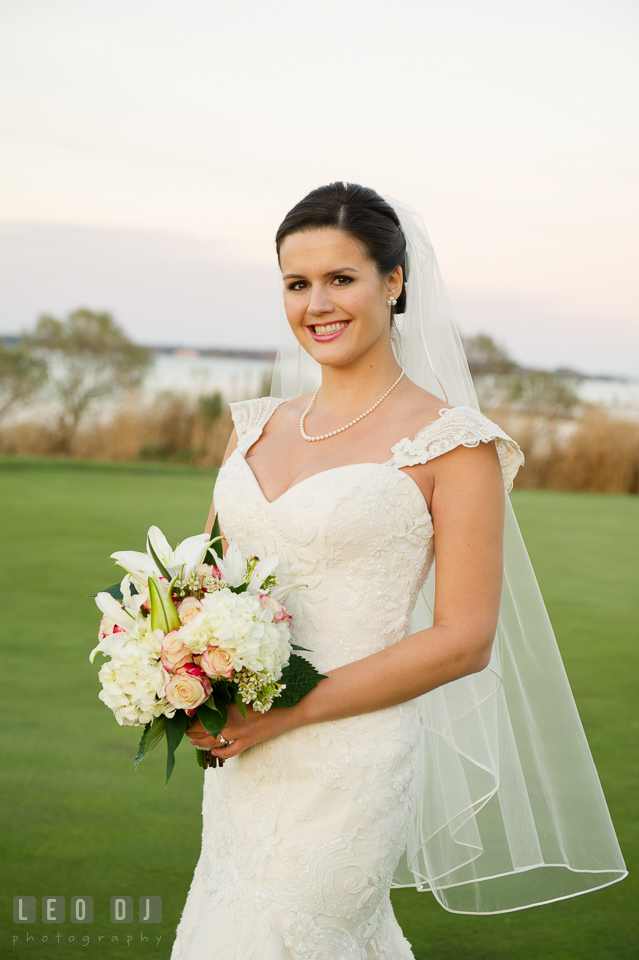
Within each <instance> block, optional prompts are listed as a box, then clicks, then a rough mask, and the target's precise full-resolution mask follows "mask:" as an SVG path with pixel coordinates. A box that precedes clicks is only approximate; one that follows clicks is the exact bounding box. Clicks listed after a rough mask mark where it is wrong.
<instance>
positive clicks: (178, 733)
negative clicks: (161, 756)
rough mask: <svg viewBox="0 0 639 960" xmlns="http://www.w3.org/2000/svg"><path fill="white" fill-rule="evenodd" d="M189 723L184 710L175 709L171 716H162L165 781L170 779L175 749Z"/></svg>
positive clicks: (189, 718)
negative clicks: (164, 744) (164, 733)
mask: <svg viewBox="0 0 639 960" xmlns="http://www.w3.org/2000/svg"><path fill="white" fill-rule="evenodd" d="M191 723H192V720H191V717H189V716H187V714H186V713H185V712H184V710H176V711H175V713H174V714H173V716H172V717H165V718H164V726H165V730H166V783H168V782H169V780H170V779H171V774H172V773H173V767H174V766H175V751H176V750H177V748H178V747H179V746H180V742H181V740H182V737H183V736H184V733H185V731H186V728H187V727H189V726H190V725H191Z"/></svg>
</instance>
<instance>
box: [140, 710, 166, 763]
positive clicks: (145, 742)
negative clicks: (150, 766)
mask: <svg viewBox="0 0 639 960" xmlns="http://www.w3.org/2000/svg"><path fill="white" fill-rule="evenodd" d="M163 736H164V717H156V718H155V720H153V722H152V723H147V725H146V727H145V728H144V733H143V734H142V736H141V738H140V746H139V747H138V755H137V757H136V758H135V760H134V761H133V765H134V766H135V769H136V770H137V768H138V767H139V765H140V764H141V763H142V761H143V760H144V758H145V757H146V756H147V754H149V753H151V750H153V749H154V748H155V747H157V745H158V743H159V742H160V740H161V739H162V737H163Z"/></svg>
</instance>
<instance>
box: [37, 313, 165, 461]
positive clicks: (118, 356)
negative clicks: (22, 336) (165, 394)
mask: <svg viewBox="0 0 639 960" xmlns="http://www.w3.org/2000/svg"><path fill="white" fill-rule="evenodd" d="M27 339H28V343H29V345H30V346H31V347H32V348H33V349H37V350H38V351H39V352H40V351H41V352H42V355H43V356H44V357H45V358H46V360H47V364H48V368H49V377H50V383H51V390H52V394H53V396H54V398H55V399H56V400H57V401H58V403H59V405H60V414H59V417H58V431H59V444H60V449H61V450H63V451H66V450H68V449H69V448H70V446H71V444H72V442H73V438H74V437H75V434H76V433H77V430H78V427H79V425H80V422H81V420H82V418H83V417H84V415H85V414H86V413H87V411H88V410H89V409H90V408H91V407H92V406H93V405H94V403H95V402H96V401H97V400H103V399H105V398H106V397H112V396H114V395H116V394H118V393H120V392H122V391H123V390H127V389H129V388H131V387H137V386H139V385H140V383H141V382H142V378H143V376H144V373H145V371H146V370H147V368H148V367H149V365H150V363H151V353H150V351H149V350H147V349H146V348H145V347H139V346H137V345H136V344H134V343H132V342H131V340H129V338H128V337H127V336H126V334H125V333H124V331H123V330H122V329H121V328H120V327H119V326H118V324H117V323H116V322H115V320H114V319H113V317H112V316H111V314H109V313H95V312H94V311H92V310H87V309H79V310H74V311H72V312H71V313H69V314H67V316H66V318H65V319H63V320H57V319H56V318H55V317H50V316H46V315H45V316H41V317H40V319H39V320H38V323H37V326H36V329H35V333H33V334H32V335H31V336H29V337H28V338H27Z"/></svg>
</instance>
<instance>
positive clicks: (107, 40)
mask: <svg viewBox="0 0 639 960" xmlns="http://www.w3.org/2000/svg"><path fill="white" fill-rule="evenodd" d="M638 27H639V5H638V4H637V3H636V0H534V2H518V0H394V2H393V3H390V2H389V3H381V2H379V0H358V2H352V0H339V2H336V0H321V2H309V0H269V2H268V3H265V2H264V0H233V2H229V0H227V2H225V3H223V2H221V0H180V2H177V0H173V2H169V0H109V3H95V2H94V3H91V2H87V0H29V2H28V3H25V2H24V0H0V84H1V88H2V96H1V97H0V162H1V167H2V169H1V171H0V268H1V269H2V278H1V281H0V332H4V333H16V332H19V331H20V330H21V329H24V328H26V327H28V326H30V325H31V324H33V322H34V320H35V318H36V316H37V315H38V314H39V313H40V312H44V311H47V312H53V313H56V314H61V313H63V312H66V311H67V310H69V309H72V308H74V307H76V306H78V305H85V306H90V307H94V308H96V309H98V308H99V309H109V310H111V311H112V312H113V313H114V315H115V316H116V318H117V319H118V320H119V321H120V322H121V323H122V324H123V326H124V327H125V328H126V330H127V331H128V332H129V333H130V334H131V336H133V337H134V338H135V339H137V340H138V341H141V342H146V343H177V344H190V345H195V346H256V347H269V346H275V345H276V343H277V317H278V311H279V307H278V302H277V301H278V292H277V291H278V283H277V275H276V265H275V258H274V253H273V235H274V233H275V230H276V228H277V226H278V224H279V222H280V220H281V219H282V217H283V216H284V214H285V213H286V211H287V210H288V209H289V208H290V207H291V206H292V205H293V204H294V203H295V202H296V201H297V200H298V199H300V198H301V197H302V196H303V195H304V194H305V193H306V192H308V190H310V189H312V188H313V187H315V186H317V185H319V184H321V183H326V182H329V181H331V180H336V179H339V180H350V181H354V182H362V183H366V184H368V185H370V186H373V187H375V188H376V189H377V190H379V191H380V192H381V193H386V194H390V195H391V196H394V197H396V198H398V199H401V200H403V201H404V202H406V203H408V204H410V205H411V206H413V207H416V208H417V209H419V210H421V212H422V213H423V215H424V218H425V220H426V224H427V226H428V228H429V231H430V234H431V238H432V240H433V243H434V246H435V249H436V251H437V254H438V258H439V261H440V265H441V268H442V272H443V275H444V278H445V280H446V282H447V285H448V288H449V292H450V295H451V299H452V302H453V306H454V308H455V311H456V315H457V319H458V322H459V326H460V328H461V330H462V332H465V333H472V332H475V331H478V330H483V331H486V332H488V333H490V334H492V335H494V336H495V337H497V339H499V340H501V341H502V342H504V343H505V344H506V345H507V347H508V348H509V349H510V351H511V353H512V354H513V355H514V356H515V357H516V359H518V360H520V361H521V362H524V363H530V364H538V365H541V366H547V367H554V366H557V365H569V366H575V367H578V368H581V369H584V370H585V371H588V372H606V373H620V374H627V375H632V376H639V284H638V283H637V280H636V275H637V272H638V271H637V266H636V264H637V261H638V259H639V258H638V253H639V250H638V239H637V238H638V229H637V227H638V224H637V194H638V192H639V191H638V180H639V176H638V171H639V149H638V147H639V144H638V140H639V137H638V133H637V117H638V109H637V108H638V100H639V96H638V89H639V82H638V81H639V56H638V54H639V49H638V43H637V40H638V34H639V29H638Z"/></svg>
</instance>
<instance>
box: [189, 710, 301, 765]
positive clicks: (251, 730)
mask: <svg viewBox="0 0 639 960" xmlns="http://www.w3.org/2000/svg"><path fill="white" fill-rule="evenodd" d="M226 709H227V715H228V719H227V721H226V723H225V724H224V729H223V730H222V734H221V736H222V737H223V738H224V740H228V741H230V742H229V743H228V745H227V746H223V745H222V743H221V742H220V739H221V738H220V737H218V738H217V740H216V739H214V738H213V737H212V736H211V734H210V733H209V732H208V731H207V730H205V729H204V727H203V726H202V724H201V723H200V721H199V720H197V719H196V720H194V722H193V723H192V724H191V726H190V727H189V728H188V730H187V731H186V735H187V737H188V738H189V739H190V741H191V743H192V744H193V745H194V746H196V747H205V748H206V749H207V750H210V751H211V753H212V754H213V756H214V757H219V758H220V760H227V759H228V758H229V757H236V756H237V755H238V754H239V753H243V752H244V750H248V748H249V747H253V746H255V744H256V743H261V742H262V741H263V740H270V739H271V737H278V736H279V735H280V734H281V733H285V732H286V731H287V730H292V729H293V728H294V727H296V726H300V722H299V720H298V718H297V710H296V708H295V707H286V708H281V709H278V708H277V707H271V709H270V710H268V711H267V712H266V713H257V712H256V711H255V710H253V709H252V708H251V707H248V709H247V711H246V720H245V719H244V717H243V716H242V714H241V713H240V710H239V707H237V706H236V704H234V703H231V704H228V705H227V707H226Z"/></svg>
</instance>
